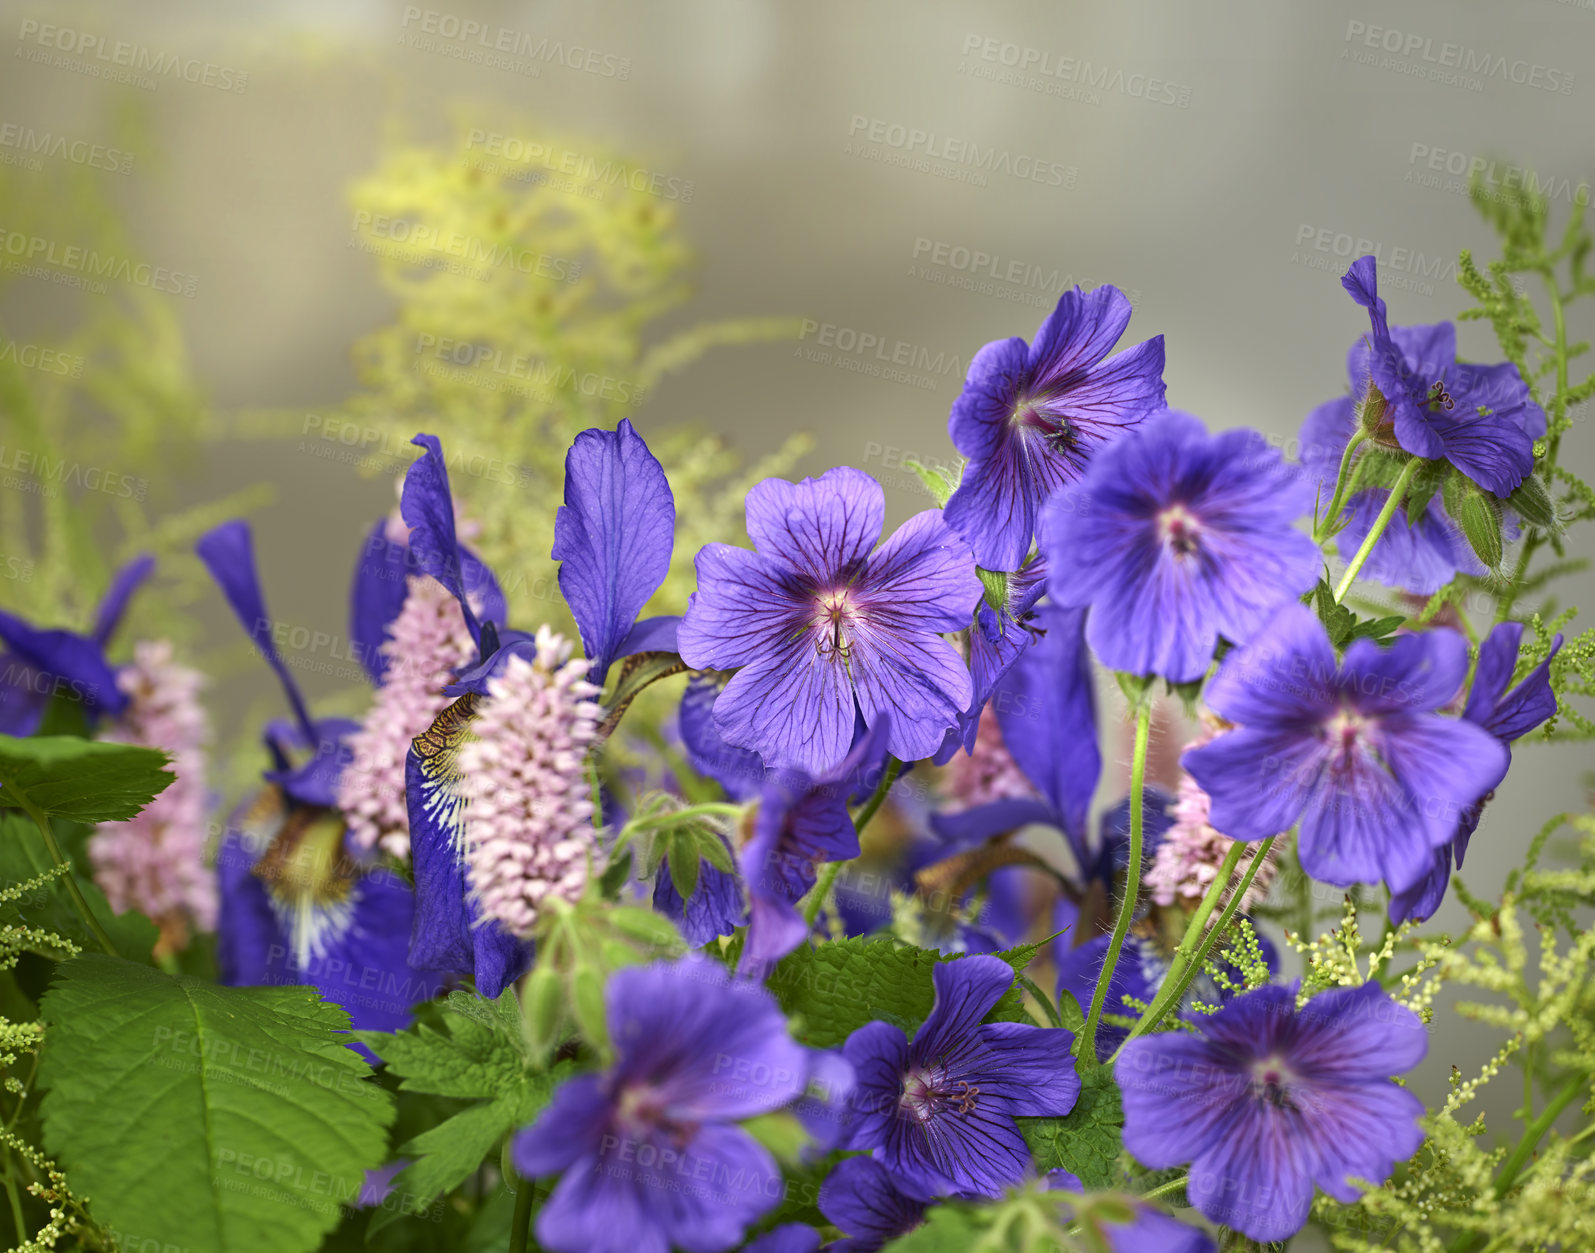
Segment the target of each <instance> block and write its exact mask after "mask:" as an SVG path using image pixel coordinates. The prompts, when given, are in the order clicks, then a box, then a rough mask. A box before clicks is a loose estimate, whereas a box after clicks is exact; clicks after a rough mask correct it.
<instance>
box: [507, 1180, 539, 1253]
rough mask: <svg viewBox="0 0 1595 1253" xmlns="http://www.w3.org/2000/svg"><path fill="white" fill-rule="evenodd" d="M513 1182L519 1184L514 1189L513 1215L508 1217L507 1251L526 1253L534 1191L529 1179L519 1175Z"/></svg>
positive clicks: (529, 1235) (510, 1252)
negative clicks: (508, 1246) (508, 1237)
mask: <svg viewBox="0 0 1595 1253" xmlns="http://www.w3.org/2000/svg"><path fill="white" fill-rule="evenodd" d="M515 1182H516V1183H518V1184H519V1185H520V1186H519V1187H518V1188H516V1189H515V1216H514V1217H513V1218H511V1219H510V1250H509V1253H526V1250H527V1247H528V1244H529V1241H530V1237H531V1228H532V1200H533V1193H534V1192H535V1191H536V1189H534V1188H533V1187H532V1181H531V1180H530V1179H522V1178H521V1177H520V1176H519V1175H517V1176H516V1177H515Z"/></svg>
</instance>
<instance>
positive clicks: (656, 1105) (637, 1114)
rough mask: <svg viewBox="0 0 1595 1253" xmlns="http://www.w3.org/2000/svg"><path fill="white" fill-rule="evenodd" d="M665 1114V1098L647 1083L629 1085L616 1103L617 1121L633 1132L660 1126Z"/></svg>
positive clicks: (623, 1089) (622, 1091)
mask: <svg viewBox="0 0 1595 1253" xmlns="http://www.w3.org/2000/svg"><path fill="white" fill-rule="evenodd" d="M664 1112H665V1101H664V1097H663V1096H661V1095H660V1093H659V1092H658V1091H656V1090H655V1089H654V1088H651V1087H649V1086H648V1085H647V1084H645V1083H633V1084H628V1085H627V1086H626V1087H624V1088H622V1089H621V1090H620V1095H619V1097H618V1098H617V1099H616V1101H615V1121H616V1122H617V1123H618V1124H619V1125H620V1126H622V1127H625V1128H627V1129H628V1130H632V1131H637V1130H641V1129H643V1128H647V1127H656V1126H658V1125H659V1124H660V1123H661V1122H662V1121H663V1120H664Z"/></svg>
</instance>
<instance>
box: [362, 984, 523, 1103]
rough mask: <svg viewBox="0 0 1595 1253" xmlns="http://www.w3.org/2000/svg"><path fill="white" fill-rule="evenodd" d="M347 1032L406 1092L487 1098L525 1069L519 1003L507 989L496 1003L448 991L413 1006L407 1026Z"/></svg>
mask: <svg viewBox="0 0 1595 1253" xmlns="http://www.w3.org/2000/svg"><path fill="white" fill-rule="evenodd" d="M353 1034H354V1037H355V1039H357V1040H359V1041H360V1043H362V1044H364V1045H365V1046H366V1047H367V1048H368V1049H370V1050H371V1051H372V1052H373V1053H375V1054H376V1055H377V1056H378V1057H380V1058H381V1059H382V1060H383V1062H384V1063H386V1065H387V1067H388V1069H389V1070H390V1071H392V1072H393V1073H394V1074H395V1075H398V1076H399V1078H400V1080H401V1082H400V1084H399V1087H400V1089H401V1090H403V1091H406V1092H427V1093H430V1094H431V1095H433V1096H454V1097H464V1098H467V1099H474V1098H489V1099H491V1098H496V1097H498V1096H500V1095H501V1094H502V1093H503V1092H504V1091H505V1089H506V1088H507V1087H510V1086H513V1085H515V1084H517V1083H518V1082H519V1081H520V1079H521V1077H522V1075H523V1073H524V1071H525V1065H526V1055H525V1054H524V1053H523V1052H522V1049H521V1043H520V1039H521V1036H520V1007H519V1005H518V1004H516V1001H515V993H514V991H513V990H512V989H505V991H504V994H503V995H502V996H500V997H499V998H498V1000H497V1001H496V1002H495V1001H489V1000H488V999H487V998H486V997H481V996H477V995H475V994H473V993H470V992H452V993H450V994H449V997H448V999H447V1000H445V1001H442V1002H440V1003H433V1004H428V1005H424V1006H421V1007H420V1008H418V1009H417V1011H416V1024H415V1026H414V1027H411V1028H410V1029H409V1030H407V1031H396V1032H391V1033H390V1032H386V1031H356V1032H354V1033H353Z"/></svg>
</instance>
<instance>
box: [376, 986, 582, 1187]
mask: <svg viewBox="0 0 1595 1253" xmlns="http://www.w3.org/2000/svg"><path fill="white" fill-rule="evenodd" d="M546 974H547V976H548V978H549V979H551V980H552V981H553V985H554V988H555V990H556V993H557V991H558V988H559V984H558V979H557V976H555V975H554V973H553V972H552V971H547V972H546ZM536 977H537V972H534V976H533V978H534V980H535V979H536ZM520 1016H521V1009H520V1006H519V1005H518V1004H517V1002H516V1000H515V993H514V991H513V990H512V989H506V990H505V992H504V994H503V995H502V996H500V997H499V998H498V1000H496V1001H489V1000H488V999H486V998H485V997H481V996H476V995H474V994H472V993H470V992H453V993H451V994H450V995H449V997H448V999H447V1000H446V1001H443V1002H441V1003H435V1004H431V1005H427V1006H423V1007H422V1008H421V1009H419V1010H418V1011H417V1019H418V1021H417V1022H416V1025H415V1026H414V1027H412V1028H410V1029H409V1030H406V1031H399V1032H393V1033H391V1034H390V1033H387V1032H382V1031H362V1032H358V1033H357V1036H358V1038H359V1040H360V1042H361V1043H363V1044H364V1045H365V1046H366V1047H367V1048H369V1049H370V1050H371V1051H372V1052H374V1053H375V1054H376V1055H377V1056H378V1057H380V1058H382V1060H383V1061H384V1063H386V1065H387V1068H388V1070H389V1071H390V1072H392V1073H393V1074H394V1075H397V1076H398V1077H399V1080H400V1082H399V1088H400V1090H401V1091H406V1092H426V1093H431V1094H433V1095H436V1096H450V1097H460V1098H465V1099H475V1100H476V1102H477V1103H476V1104H473V1105H470V1106H468V1107H466V1108H465V1109H463V1110H461V1111H460V1112H459V1113H457V1114H454V1115H453V1116H452V1117H450V1118H448V1119H446V1120H445V1121H443V1122H441V1123H439V1124H438V1125H437V1126H435V1127H431V1128H428V1129H427V1130H426V1131H423V1132H422V1133H421V1134H420V1135H418V1136H416V1137H414V1138H413V1139H412V1140H410V1141H409V1142H408V1143H407V1144H405V1145H404V1146H403V1148H402V1149H401V1150H400V1155H401V1156H405V1157H413V1158H415V1159H416V1160H415V1161H413V1162H412V1163H411V1164H410V1165H408V1166H406V1167H405V1168H404V1170H402V1171H401V1172H399V1174H398V1175H397V1176H395V1177H394V1187H395V1188H396V1189H398V1190H399V1192H400V1193H401V1196H400V1201H399V1204H398V1206H397V1207H396V1208H398V1209H401V1210H402V1211H403V1212H404V1213H408V1214H419V1213H423V1212H425V1211H426V1210H427V1209H428V1208H429V1207H430V1206H431V1204H432V1202H433V1200H434V1199H435V1198H436V1197H437V1196H438V1195H439V1194H441V1193H444V1192H449V1191H452V1190H453V1189H454V1188H456V1187H458V1186H459V1184H460V1183H461V1182H462V1181H463V1180H465V1179H466V1178H467V1177H469V1176H470V1175H471V1174H472V1173H473V1172H475V1170H476V1168H477V1167H478V1166H480V1165H481V1164H482V1162H483V1160H484V1159H485V1158H486V1157H488V1155H489V1154H491V1153H492V1152H493V1151H494V1150H495V1149H496V1148H497V1147H498V1144H499V1141H500V1140H502V1139H503V1137H504V1136H505V1135H506V1134H508V1133H509V1132H510V1131H511V1130H512V1129H514V1128H515V1127H518V1126H525V1125H526V1124H527V1123H530V1122H532V1121H533V1120H534V1119H535V1118H536V1117H537V1114H538V1112H539V1111H540V1110H541V1109H542V1108H543V1106H545V1105H546V1104H548V1098H549V1096H550V1095H551V1094H552V1092H553V1089H554V1085H555V1084H556V1083H557V1082H558V1081H559V1080H560V1079H562V1078H563V1077H564V1075H565V1074H566V1073H567V1072H568V1071H569V1070H570V1069H571V1066H570V1064H569V1063H564V1062H562V1063H560V1065H558V1066H556V1067H555V1068H554V1069H553V1070H552V1071H541V1070H534V1069H531V1068H530V1061H529V1058H528V1053H527V1051H526V1050H525V1048H523V1046H522V1043H521V1027H520Z"/></svg>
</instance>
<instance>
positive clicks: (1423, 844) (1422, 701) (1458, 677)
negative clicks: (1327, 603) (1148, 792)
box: [1183, 605, 1507, 892]
mask: <svg viewBox="0 0 1595 1253" xmlns="http://www.w3.org/2000/svg"><path fill="white" fill-rule="evenodd" d="M1467 668H1468V648H1467V643H1466V641H1465V640H1463V638H1462V637H1461V636H1460V635H1458V634H1457V633H1456V632H1454V631H1447V630H1436V631H1427V632H1424V633H1423V634H1421V635H1404V636H1401V637H1399V638H1398V639H1397V640H1396V641H1395V643H1394V644H1392V645H1391V646H1390V648H1388V649H1381V648H1380V647H1379V646H1378V645H1377V644H1375V643H1374V642H1373V641H1372V640H1357V641H1355V642H1354V643H1353V644H1352V645H1351V647H1350V648H1348V649H1347V650H1346V658H1345V662H1344V663H1343V664H1341V665H1338V666H1337V665H1336V663H1335V653H1334V649H1333V648H1331V647H1330V643H1329V636H1328V635H1327V634H1326V633H1325V631H1324V628H1323V627H1322V626H1321V625H1319V622H1318V619H1317V618H1315V617H1314V616H1313V615H1312V613H1311V611H1309V610H1308V609H1307V608H1306V607H1304V606H1302V605H1288V606H1286V607H1285V608H1284V609H1282V610H1280V611H1279V613H1278V614H1277V615H1276V616H1275V618H1274V620H1273V621H1272V622H1271V623H1270V624H1269V625H1268V627H1267V628H1266V629H1265V630H1264V631H1263V632H1262V633H1261V634H1259V635H1258V637H1257V638H1256V639H1255V640H1254V641H1253V642H1252V643H1251V644H1250V645H1249V646H1247V647H1246V648H1243V649H1240V650H1238V651H1236V652H1235V653H1232V654H1231V655H1230V656H1228V657H1226V658H1225V660H1224V664H1223V665H1222V666H1221V667H1220V669H1219V672H1218V674H1217V675H1215V676H1214V677H1213V679H1212V680H1211V681H1210V682H1209V683H1208V685H1207V692H1206V699H1207V703H1208V704H1209V705H1210V706H1211V707H1212V708H1213V709H1214V710H1215V711H1216V712H1217V713H1218V714H1220V715H1221V716H1222V717H1224V718H1226V719H1227V720H1228V721H1230V722H1233V723H1237V724H1238V729H1236V730H1233V731H1228V732H1226V733H1225V734H1223V735H1220V736H1218V737H1217V738H1216V739H1215V740H1213V742H1212V743H1210V744H1207V745H1204V746H1203V747H1201V748H1194V749H1189V750H1187V751H1186V753H1185V756H1184V758H1183V761H1184V765H1185V768H1186V769H1187V770H1188V771H1190V773H1191V777H1192V778H1194V779H1195V780H1196V781H1197V783H1198V784H1200V785H1201V787H1202V790H1203V791H1205V792H1206V793H1207V794H1208V796H1209V797H1210V798H1211V800H1212V808H1211V817H1210V821H1211V823H1212V825H1213V827H1214V829H1215V830H1217V831H1219V832H1221V833H1222V834H1224V835H1227V836H1229V837H1230V838H1231V839H1235V840H1258V839H1262V838H1263V837H1265V836H1269V835H1277V834H1278V833H1279V832H1281V831H1285V830H1287V829H1288V828H1289V827H1290V826H1291V825H1292V824H1293V823H1295V822H1296V821H1298V820H1300V822H1301V832H1300V835H1299V836H1298V838H1297V843H1296V852H1297V856H1298V857H1299V858H1300V860H1301V865H1302V869H1303V870H1305V871H1306V872H1307V873H1308V874H1309V875H1311V876H1312V877H1313V878H1315V879H1319V880H1322V881H1323V882H1325V883H1332V884H1334V885H1335V886H1337V887H1346V886H1349V885H1350V884H1353V883H1375V882H1378V881H1379V880H1381V879H1383V880H1384V882H1385V883H1386V884H1388V885H1389V887H1390V890H1391V891H1392V892H1403V891H1405V890H1407V889H1408V888H1410V887H1412V885H1413V884H1414V883H1415V882H1416V881H1417V880H1418V879H1419V878H1420V877H1422V876H1423V875H1424V874H1425V873H1427V872H1428V870H1429V868H1430V864H1431V860H1432V859H1431V854H1432V853H1433V851H1434V850H1436V849H1438V848H1439V847H1440V846H1441V845H1443V844H1445V843H1446V842H1447V841H1449V840H1450V839H1451V837H1452V835H1453V834H1454V833H1455V831H1456V824H1457V822H1458V820H1459V818H1460V817H1461V815H1462V813H1463V811H1464V810H1466V809H1467V808H1468V806H1470V805H1472V804H1473V802H1474V801H1476V800H1478V798H1479V797H1480V796H1482V795H1484V793H1486V792H1488V791H1489V790H1490V789H1491V788H1493V787H1494V786H1495V785H1496V784H1497V783H1499V782H1500V781H1501V779H1502V777H1503V776H1504V775H1505V773H1506V766H1507V753H1506V749H1505V748H1504V747H1503V746H1502V745H1501V743H1500V741H1499V740H1497V739H1496V738H1495V737H1494V736H1492V735H1491V734H1490V733H1489V732H1488V731H1485V730H1483V729H1482V728H1480V727H1478V726H1475V725H1474V724H1473V723H1471V722H1467V721H1463V720H1460V719H1456V718H1447V717H1443V716H1441V715H1440V714H1438V713H1436V712H1435V711H1436V710H1438V709H1440V708H1441V707H1442V706H1444V705H1445V704H1446V702H1447V701H1449V700H1450V699H1451V697H1452V695H1453V694H1454V693H1455V692H1456V690H1457V688H1458V687H1460V686H1461V684H1462V678H1463V676H1464V675H1465V674H1466V673H1467Z"/></svg>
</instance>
